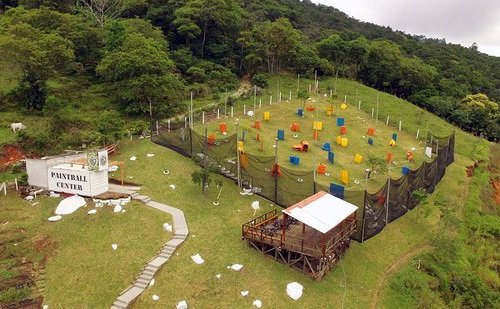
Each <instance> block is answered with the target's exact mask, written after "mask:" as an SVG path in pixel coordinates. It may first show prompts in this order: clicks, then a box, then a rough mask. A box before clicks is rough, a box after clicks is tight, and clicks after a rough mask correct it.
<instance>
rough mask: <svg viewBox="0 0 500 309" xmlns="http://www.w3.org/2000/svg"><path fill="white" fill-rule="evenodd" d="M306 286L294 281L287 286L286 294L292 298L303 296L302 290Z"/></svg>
mask: <svg viewBox="0 0 500 309" xmlns="http://www.w3.org/2000/svg"><path fill="white" fill-rule="evenodd" d="M303 289H304V287H303V286H302V285H301V284H300V283H298V282H292V283H289V284H287V286H286V294H287V295H288V296H290V298H291V299H293V300H297V299H299V298H300V297H301V296H302V290H303Z"/></svg>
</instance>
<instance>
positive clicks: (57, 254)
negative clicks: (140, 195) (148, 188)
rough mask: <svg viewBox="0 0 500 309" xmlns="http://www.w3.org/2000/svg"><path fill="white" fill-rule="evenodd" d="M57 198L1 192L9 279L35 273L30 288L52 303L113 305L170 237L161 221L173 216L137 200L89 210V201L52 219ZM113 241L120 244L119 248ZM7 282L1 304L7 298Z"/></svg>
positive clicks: (3, 260) (0, 222) (3, 257)
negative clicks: (117, 208) (119, 207)
mask: <svg viewBox="0 0 500 309" xmlns="http://www.w3.org/2000/svg"><path fill="white" fill-rule="evenodd" d="M59 201H60V199H56V198H48V197H42V198H38V199H36V200H35V202H38V204H36V205H35V206H31V203H29V202H28V201H25V200H22V199H20V198H19V197H18V196H17V195H16V194H14V193H13V192H12V193H9V194H8V195H7V196H6V197H4V196H2V197H1V203H0V235H2V237H0V239H1V240H2V244H3V248H2V251H0V257H1V258H0V265H1V266H2V267H0V269H2V270H4V269H5V270H6V271H8V274H9V279H10V280H11V281H10V282H16V280H19V279H20V278H16V277H17V276H18V275H21V274H23V273H29V274H31V275H32V276H34V281H35V282H37V284H36V286H35V287H33V290H32V291H31V293H32V295H35V296H36V295H39V294H41V295H42V296H43V297H44V301H43V303H44V304H49V305H50V308H104V307H109V305H110V304H111V303H112V302H113V301H114V299H115V298H116V296H117V295H118V294H119V293H120V292H121V291H122V290H123V289H125V287H127V286H128V285H130V284H131V283H132V280H133V278H134V277H135V276H137V274H138V273H139V270H140V269H141V268H142V267H143V266H144V264H145V263H146V262H147V261H148V260H149V259H150V258H152V257H153V256H154V254H155V252H156V251H157V250H158V248H159V247H161V245H162V244H163V243H165V242H166V241H167V240H168V239H169V238H170V235H169V234H168V233H166V232H165V231H164V230H163V228H162V227H163V223H165V222H171V218H170V216H168V215H167V214H165V213H162V212H160V211H157V210H154V209H150V208H148V207H146V206H144V205H143V204H141V203H137V202H133V203H130V204H128V205H127V206H125V209H126V210H127V212H126V213H120V214H115V213H113V209H112V208H111V207H106V208H102V209H99V210H98V212H97V214H96V215H93V216H89V215H87V211H88V210H89V209H91V206H87V207H86V208H82V209H79V210H78V211H77V212H75V213H74V214H71V215H68V216H64V218H63V219H62V220H61V221H60V222H56V223H50V222H48V221H47V218H48V217H49V216H51V215H52V214H53V212H54V210H55V208H56V206H57V203H58V202H59ZM90 204H92V202H90ZM20 231H21V232H20ZM146 240H147V241H146ZM113 243H116V244H118V249H117V250H116V251H113V250H112V248H111V244H113ZM23 261H25V262H24V263H23ZM26 263H29V264H28V265H31V266H29V267H26V265H27V264H26ZM4 283H5V284H6V285H8V284H9V281H4ZM0 286H2V285H1V284H0ZM14 287H15V285H14ZM3 288H4V287H3V286H2V289H0V300H1V301H0V304H1V303H2V301H5V303H8V302H7V301H8V299H3V297H4V296H6V294H7V293H8V290H3Z"/></svg>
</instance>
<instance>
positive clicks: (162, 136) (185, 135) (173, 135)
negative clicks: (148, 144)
mask: <svg viewBox="0 0 500 309" xmlns="http://www.w3.org/2000/svg"><path fill="white" fill-rule="evenodd" d="M151 140H152V141H153V142H154V143H156V144H158V145H162V146H165V147H168V148H170V149H173V150H175V151H177V152H178V153H180V154H182V155H184V156H186V157H190V156H191V145H192V143H191V130H190V129H186V128H184V127H183V126H182V127H181V128H180V129H178V130H170V131H169V130H162V131H161V132H160V133H159V134H158V135H155V136H153V137H151Z"/></svg>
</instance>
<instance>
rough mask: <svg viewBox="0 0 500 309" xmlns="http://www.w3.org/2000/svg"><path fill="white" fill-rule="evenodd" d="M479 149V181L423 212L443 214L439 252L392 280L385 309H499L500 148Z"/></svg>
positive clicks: (422, 258) (468, 181) (474, 179)
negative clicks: (496, 184)
mask: <svg viewBox="0 0 500 309" xmlns="http://www.w3.org/2000/svg"><path fill="white" fill-rule="evenodd" d="M488 146H491V148H490V151H491V153H490V160H489V164H488ZM476 149H477V159H478V161H479V165H478V167H477V168H476V169H475V170H474V176H473V177H472V178H467V179H466V180H465V183H464V184H463V186H462V190H463V192H464V193H463V194H462V195H461V198H459V199H450V197H449V195H443V196H439V195H436V197H434V198H433V200H430V201H427V202H426V203H425V204H424V206H422V207H423V208H426V209H436V208H438V207H439V208H440V209H441V212H440V218H441V219H440V221H441V222H440V226H441V228H440V229H439V231H438V232H436V233H434V234H431V235H429V236H430V237H432V238H433V239H434V247H433V248H432V249H433V250H431V251H430V252H428V253H425V254H419V255H417V256H416V257H414V258H413V259H412V260H410V261H409V264H408V265H406V266H405V267H403V268H402V269H401V271H400V272H399V273H397V274H396V275H395V276H393V277H392V278H391V279H390V280H389V284H388V285H387V289H386V290H385V292H384V294H383V295H384V297H383V298H382V302H381V304H382V307H384V308H401V306H403V307H416V306H423V307H428V306H439V307H449V306H453V307H477V308H494V307H498V305H499V304H500V297H499V295H498V293H497V291H498V289H499V287H500V279H499V275H498V271H497V266H496V265H498V248H499V243H498V237H499V235H500V232H499V226H500V220H499V217H498V204H495V201H494V200H493V194H494V192H493V190H492V188H491V185H490V179H498V178H499V177H500V175H499V173H498V170H499V169H498V166H500V164H499V160H498V153H499V152H498V149H499V147H498V145H488V143H486V142H483V143H481V145H478V147H476ZM462 177H463V176H462ZM455 191H456V190H453V191H452V192H455ZM495 291H496V292H495Z"/></svg>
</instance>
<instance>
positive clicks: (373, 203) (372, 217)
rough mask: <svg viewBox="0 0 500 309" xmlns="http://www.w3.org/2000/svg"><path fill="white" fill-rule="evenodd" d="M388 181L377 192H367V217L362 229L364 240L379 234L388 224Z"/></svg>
mask: <svg viewBox="0 0 500 309" xmlns="http://www.w3.org/2000/svg"><path fill="white" fill-rule="evenodd" d="M387 188H388V187H387V183H386V184H385V185H384V186H383V187H382V189H380V190H379V191H378V192H376V193H373V194H372V193H367V194H366V198H365V217H364V224H363V229H362V238H361V239H362V241H365V240H367V239H369V238H371V237H373V236H375V235H377V234H378V233H379V232H380V231H382V229H383V228H384V227H385V224H386V216H387V215H388V213H387V207H386V205H387V203H386V200H387Z"/></svg>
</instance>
